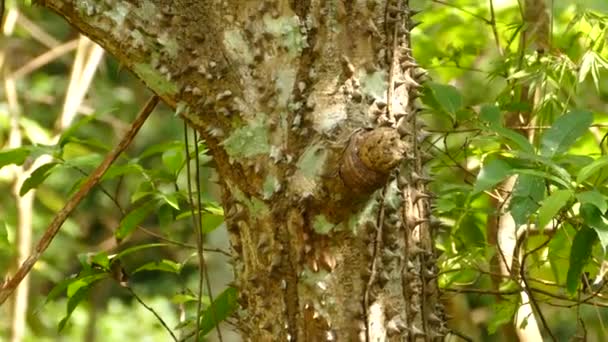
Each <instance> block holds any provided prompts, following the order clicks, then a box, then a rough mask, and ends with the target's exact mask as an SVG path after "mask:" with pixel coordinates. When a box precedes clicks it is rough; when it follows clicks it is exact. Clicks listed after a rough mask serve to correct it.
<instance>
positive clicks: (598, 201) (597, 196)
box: [576, 190, 608, 213]
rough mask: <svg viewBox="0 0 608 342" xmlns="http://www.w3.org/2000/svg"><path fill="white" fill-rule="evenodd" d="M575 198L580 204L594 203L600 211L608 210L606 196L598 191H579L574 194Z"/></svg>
mask: <svg viewBox="0 0 608 342" xmlns="http://www.w3.org/2000/svg"><path fill="white" fill-rule="evenodd" d="M576 198H577V199H578V201H579V202H580V203H581V204H592V205H594V206H595V207H596V208H598V209H599V210H600V212H602V213H605V212H606V210H608V203H607V202H606V197H605V196H604V195H602V194H601V193H600V192H599V191H596V190H591V191H585V192H581V193H578V194H576Z"/></svg>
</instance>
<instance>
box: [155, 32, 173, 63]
mask: <svg viewBox="0 0 608 342" xmlns="http://www.w3.org/2000/svg"><path fill="white" fill-rule="evenodd" d="M156 41H157V42H158V43H159V44H160V45H162V46H164V47H165V51H167V54H169V56H170V57H171V58H175V57H177V52H178V50H179V44H178V43H177V40H175V38H173V37H171V36H170V35H169V33H167V32H163V33H161V34H159V35H158V38H156Z"/></svg>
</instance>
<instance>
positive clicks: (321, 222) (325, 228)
mask: <svg viewBox="0 0 608 342" xmlns="http://www.w3.org/2000/svg"><path fill="white" fill-rule="evenodd" d="M335 226H336V225H335V224H333V223H331V222H329V221H327V219H326V218H325V216H323V215H317V216H315V219H314V221H313V222H312V228H313V229H314V231H315V232H316V233H318V234H329V232H331V230H332V229H333V228H334V227H335Z"/></svg>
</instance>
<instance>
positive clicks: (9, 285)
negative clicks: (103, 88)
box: [0, 95, 159, 305]
mask: <svg viewBox="0 0 608 342" xmlns="http://www.w3.org/2000/svg"><path fill="white" fill-rule="evenodd" d="M158 100H159V98H158V96H156V95H155V96H152V98H150V99H149V100H148V102H147V103H146V105H145V106H144V108H142V110H141V111H140V113H139V114H138V115H137V118H136V119H135V121H133V123H132V124H131V128H130V129H129V131H128V132H127V133H126V135H125V136H124V137H123V139H122V140H121V141H120V143H119V144H118V145H117V146H116V147H115V148H114V149H113V150H112V151H110V153H108V155H107V156H106V158H105V159H104V160H103V162H102V163H101V164H100V165H99V166H98V167H97V168H96V169H95V171H93V173H92V174H91V175H90V176H89V178H88V179H87V181H86V182H85V183H84V184H83V185H82V187H81V188H80V190H78V192H76V193H75V194H74V195H72V197H71V198H70V199H69V201H68V202H67V203H66V204H65V206H64V207H63V208H62V209H61V210H60V211H59V212H58V213H57V214H56V215H55V217H54V218H53V221H51V223H50V224H49V226H48V227H47V229H46V231H45V232H44V235H43V236H42V237H41V238H40V240H39V241H38V244H37V245H36V249H35V250H34V252H33V254H31V255H30V256H29V257H28V258H27V259H26V260H25V261H24V262H23V263H22V264H21V266H20V267H19V269H18V270H17V272H16V273H15V274H14V275H13V277H12V278H10V279H9V280H8V281H6V282H5V283H4V284H2V287H0V305H1V304H2V303H4V302H5V301H6V299H7V298H8V297H9V296H10V295H11V294H12V293H13V291H14V290H15V288H16V287H17V286H18V285H19V283H20V282H21V281H22V280H23V278H24V277H25V276H26V275H27V274H28V273H29V272H30V271H31V270H32V267H34V264H35V263H36V262H37V261H38V259H40V257H41V256H42V253H44V251H46V249H47V248H48V247H49V245H50V243H51V241H52V240H53V238H54V237H55V235H57V233H58V232H59V229H60V228H61V226H62V224H63V223H64V222H65V220H67V218H68V217H69V216H70V214H71V213H72V212H73V211H74V209H76V207H77V206H78V204H79V203H80V202H81V201H82V200H83V198H84V197H85V196H86V195H87V194H88V193H89V192H90V191H91V189H93V187H95V186H96V185H97V184H98V183H99V181H100V180H101V177H102V176H103V175H104V174H105V173H106V171H107V170H108V168H110V166H111V165H112V163H113V162H114V161H115V160H116V158H118V156H119V155H120V154H121V153H122V152H123V151H124V150H126V149H127V147H128V146H129V145H130V144H131V141H132V140H133V138H134V137H135V135H136V134H137V132H138V131H139V129H140V128H141V126H142V125H143V124H144V122H146V119H147V118H148V116H150V113H152V110H153V109H154V108H155V107H156V104H157V103H158Z"/></svg>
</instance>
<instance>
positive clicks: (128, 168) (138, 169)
mask: <svg viewBox="0 0 608 342" xmlns="http://www.w3.org/2000/svg"><path fill="white" fill-rule="evenodd" d="M142 172H143V167H142V166H141V165H139V164H134V163H129V164H125V165H112V166H110V168H109V169H108V171H106V173H105V174H104V175H103V177H102V180H103V181H105V180H110V179H113V178H116V177H120V176H124V175H128V174H141V173H142Z"/></svg>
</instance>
